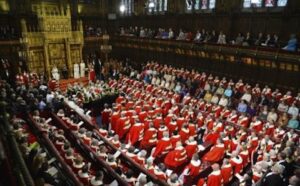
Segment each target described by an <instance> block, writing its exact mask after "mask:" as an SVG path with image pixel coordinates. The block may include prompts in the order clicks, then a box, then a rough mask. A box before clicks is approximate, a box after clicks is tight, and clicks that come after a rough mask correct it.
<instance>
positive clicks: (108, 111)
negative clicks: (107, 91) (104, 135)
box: [101, 104, 112, 128]
mask: <svg viewBox="0 0 300 186" xmlns="http://www.w3.org/2000/svg"><path fill="white" fill-rule="evenodd" d="M111 113H112V110H111V109H110V108H109V107H108V104H104V110H103V111H102V112H101V116H102V125H104V127H105V128H107V127H108V124H109V121H110V116H111Z"/></svg>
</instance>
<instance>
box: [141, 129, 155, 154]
mask: <svg viewBox="0 0 300 186" xmlns="http://www.w3.org/2000/svg"><path fill="white" fill-rule="evenodd" d="M156 142H157V129H156V128H154V127H153V123H149V128H148V129H146V130H145V134H144V137H143V139H142V141H141V143H140V148H141V149H149V148H151V147H154V146H155V145H156Z"/></svg>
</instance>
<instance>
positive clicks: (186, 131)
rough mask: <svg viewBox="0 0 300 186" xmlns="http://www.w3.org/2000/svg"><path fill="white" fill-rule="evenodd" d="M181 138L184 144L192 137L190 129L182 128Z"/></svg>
mask: <svg viewBox="0 0 300 186" xmlns="http://www.w3.org/2000/svg"><path fill="white" fill-rule="evenodd" d="M179 135H180V138H181V141H182V142H185V141H186V140H187V139H189V137H190V130H189V128H184V127H183V128H181V130H180V132H179Z"/></svg>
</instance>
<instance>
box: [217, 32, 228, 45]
mask: <svg viewBox="0 0 300 186" xmlns="http://www.w3.org/2000/svg"><path fill="white" fill-rule="evenodd" d="M217 43H218V44H226V35H225V34H224V33H223V32H222V31H221V32H220V34H219V38H218V42H217Z"/></svg>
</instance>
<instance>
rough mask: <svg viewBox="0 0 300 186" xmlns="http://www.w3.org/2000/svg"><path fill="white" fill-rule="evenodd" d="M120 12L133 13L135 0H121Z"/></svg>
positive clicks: (123, 13)
mask: <svg viewBox="0 0 300 186" xmlns="http://www.w3.org/2000/svg"><path fill="white" fill-rule="evenodd" d="M120 12H121V14H122V15H131V14H132V13H133V12H134V0H121V2H120Z"/></svg>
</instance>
